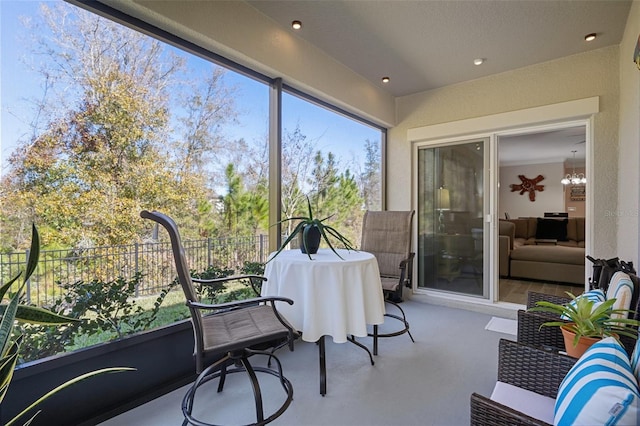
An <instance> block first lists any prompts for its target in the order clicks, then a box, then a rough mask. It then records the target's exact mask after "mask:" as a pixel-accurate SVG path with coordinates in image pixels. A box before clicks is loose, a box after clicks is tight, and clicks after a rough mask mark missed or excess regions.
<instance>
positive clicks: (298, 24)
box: [291, 21, 302, 30]
mask: <svg viewBox="0 0 640 426" xmlns="http://www.w3.org/2000/svg"><path fill="white" fill-rule="evenodd" d="M291 28H293V29H294V30H299V29H300V28H302V22H300V21H293V22H291Z"/></svg>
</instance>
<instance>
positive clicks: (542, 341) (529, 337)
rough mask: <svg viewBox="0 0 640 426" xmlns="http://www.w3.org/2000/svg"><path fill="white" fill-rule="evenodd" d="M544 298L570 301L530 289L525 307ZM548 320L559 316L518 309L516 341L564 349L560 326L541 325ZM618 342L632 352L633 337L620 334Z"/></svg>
mask: <svg viewBox="0 0 640 426" xmlns="http://www.w3.org/2000/svg"><path fill="white" fill-rule="evenodd" d="M541 300H546V301H548V302H551V303H556V304H564V303H569V302H570V301H571V299H570V298H568V297H563V296H555V295H552V294H545V293H538V292H534V291H530V292H529V293H528V294H527V309H528V308H532V307H534V306H536V302H538V301H541ZM548 321H560V317H558V316H555V315H554V314H551V313H548V312H530V311H524V310H519V311H518V342H519V343H522V344H524V345H529V346H535V347H539V348H548V349H554V350H564V338H563V337H562V332H561V331H560V327H541V325H542V324H543V323H545V322H548ZM620 342H621V343H622V345H623V346H624V348H625V350H626V351H627V354H631V353H632V352H633V348H634V346H635V344H636V341H635V339H632V338H630V337H627V336H620Z"/></svg>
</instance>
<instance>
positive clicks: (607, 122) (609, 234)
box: [387, 46, 620, 257]
mask: <svg viewBox="0 0 640 426" xmlns="http://www.w3.org/2000/svg"><path fill="white" fill-rule="evenodd" d="M618 59H619V58H618V47H617V46H613V47H607V48H603V49H598V50H595V51H592V52H587V53H582V54H578V55H573V56H569V57H565V58H562V59H558V60H555V61H550V62H545V63H542V64H537V65H533V66H530V67H526V68H521V69H517V70H514V71H509V72H505V73H501V74H496V75H493V76H489V77H486V78H482V79H478V80H474V81H469V82H465V83H460V84H456V85H452V86H448V87H443V88H441V89H436V90H432V91H428V92H423V93H418V94H414V95H409V96H404V97H401V98H398V99H397V106H398V125H397V126H396V127H395V128H393V129H391V130H390V131H389V134H388V143H389V149H388V157H387V158H388V164H387V170H388V178H387V179H388V185H389V187H392V188H405V187H406V188H407V190H406V191H393V192H389V193H388V194H387V197H388V199H387V200H388V207H389V208H390V209H406V208H409V207H411V191H410V190H409V188H411V173H410V172H409V171H410V170H411V146H410V143H409V142H408V140H407V131H408V130H409V129H411V128H417V127H422V126H429V125H433V124H439V123H449V122H454V121H457V120H464V119H468V118H474V117H483V116H487V115H492V114H499V113H503V112H509V111H517V110H521V109H526V108H533V107H538V106H544V105H551V104H556V103H560V102H566V101H571V100H577V99H583V98H590V97H593V96H597V97H599V110H600V112H599V113H597V114H596V115H595V117H594V135H593V145H594V147H593V154H594V162H593V165H594V167H593V170H592V171H590V172H589V179H590V180H589V182H590V183H589V185H592V186H591V188H590V190H591V194H592V195H593V197H594V198H593V203H594V213H593V214H592V217H591V219H592V220H593V226H594V235H593V241H594V242H595V244H594V250H593V253H591V254H592V255H594V256H596V257H605V256H609V257H611V255H612V254H615V253H616V250H617V241H616V232H617V228H616V225H615V223H613V222H612V221H610V220H608V219H607V218H606V217H605V212H606V211H608V210H609V209H611V207H612V206H615V205H616V204H617V199H618V186H617V183H618V177H617V164H618V154H617V146H618V103H619V96H620V88H619V70H618Z"/></svg>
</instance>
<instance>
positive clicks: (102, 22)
mask: <svg viewBox="0 0 640 426" xmlns="http://www.w3.org/2000/svg"><path fill="white" fill-rule="evenodd" d="M72 12H73V13H72ZM28 29H29V30H30V32H31V34H33V36H34V40H33V42H32V43H31V46H32V53H33V56H34V57H35V56H42V57H44V58H46V60H44V61H43V62H42V65H41V66H40V68H39V69H38V71H39V72H40V74H41V76H42V81H43V82H44V86H45V88H46V90H45V91H44V95H43V98H42V99H41V100H39V101H37V104H36V110H35V114H34V116H35V117H36V119H34V120H33V124H32V133H31V136H30V137H29V138H28V139H25V140H22V141H20V144H19V146H18V148H17V149H16V150H15V151H14V153H13V154H12V155H11V157H10V159H9V163H10V165H11V170H10V173H9V174H7V175H6V176H5V178H4V179H3V182H2V187H3V189H2V193H1V194H0V196H1V197H2V207H1V209H2V214H1V215H0V218H1V219H2V221H3V224H11V229H7V230H8V231H9V232H10V233H11V235H12V237H11V238H7V239H6V240H3V241H2V244H3V245H5V244H6V245H9V246H12V247H14V248H15V247H18V246H21V245H23V244H24V238H25V232H24V229H25V224H26V223H30V222H31V221H34V220H35V221H37V222H39V223H42V226H41V233H42V236H43V241H45V242H46V245H47V246H48V247H51V246H60V247H73V246H76V245H77V244H79V242H81V241H84V242H90V243H91V244H96V245H99V244H109V245H111V244H123V243H131V242H132V241H136V240H137V239H138V237H139V235H140V234H141V233H142V229H143V226H144V224H143V223H142V222H141V221H140V220H139V218H138V217H137V213H138V212H139V211H140V210H141V209H142V208H153V209H159V210H163V211H165V212H167V213H169V214H172V215H173V216H174V217H176V218H178V219H179V220H181V222H185V223H188V224H189V225H193V226H186V227H185V230H186V232H185V233H186V234H187V235H186V236H187V237H188V236H190V235H194V234H197V233H200V232H201V230H202V229H201V228H202V227H201V226H200V225H202V224H203V223H204V224H206V226H205V227H204V228H205V229H206V231H205V232H210V231H211V223H208V222H207V218H206V217H204V216H206V215H209V214H211V213H212V212H211V209H208V208H207V207H206V204H208V203H210V200H211V199H212V198H213V191H212V183H211V180H210V176H211V175H212V173H211V169H210V168H208V167H207V164H208V163H210V162H211V158H212V157H213V156H214V155H216V154H217V153H218V152H222V151H223V147H224V145H225V143H223V142H224V137H223V135H222V133H221V132H220V127H221V126H222V125H224V124H225V123H227V122H230V121H233V120H234V117H235V110H234V104H233V101H232V98H233V97H232V96H230V94H231V91H232V90H231V89H230V88H227V87H226V86H224V81H223V76H224V72H223V71H220V69H218V68H216V67H214V66H213V65H211V66H210V71H209V72H208V75H207V77H206V78H204V79H194V78H192V77H191V76H190V74H189V71H188V70H186V68H185V61H184V60H183V59H181V58H180V57H178V56H176V55H175V54H173V53H172V52H171V51H170V50H168V48H167V47H166V45H163V44H162V43H160V42H159V41H157V40H154V39H151V38H149V37H147V36H145V35H143V34H141V33H138V32H135V31H132V30H129V29H128V28H126V27H124V26H122V25H119V24H117V23H114V22H112V21H109V20H106V19H103V18H100V17H98V16H97V15H95V14H92V13H89V12H85V11H82V10H80V9H77V8H72V6H69V5H64V4H56V6H55V7H53V8H49V7H48V6H47V5H46V4H45V5H43V6H42V7H41V19H40V20H37V21H36V22H35V23H33V24H29V27H28ZM185 81H189V82H193V81H197V82H198V83H199V84H198V85H197V86H194V85H191V84H186V83H185ZM194 84H195V83H194ZM174 99H181V100H182V104H178V103H177V101H174ZM173 127H179V128H180V129H181V135H180V134H179V133H177V132H174V131H173V130H172V129H173ZM176 135H180V136H176ZM183 219H184V221H183ZM209 222H210V218H209ZM5 229H6V228H5Z"/></svg>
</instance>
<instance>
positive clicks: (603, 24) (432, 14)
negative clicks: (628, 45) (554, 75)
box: [248, 0, 631, 96]
mask: <svg viewBox="0 0 640 426" xmlns="http://www.w3.org/2000/svg"><path fill="white" fill-rule="evenodd" d="M248 3H249V4H250V5H252V6H253V7H255V8H256V9H258V10H259V11H261V12H262V13H264V14H265V15H267V16H268V17H270V18H271V19H273V20H274V21H276V22H277V23H279V24H280V25H282V26H283V27H286V28H288V29H289V30H290V31H293V30H292V29H291V21H293V20H300V21H302V25H303V27H302V29H301V30H299V31H297V32H296V34H297V35H298V36H299V37H301V38H303V39H305V40H307V41H308V42H310V43H311V44H313V45H315V46H317V47H318V48H320V49H322V50H323V51H325V52H326V53H327V54H328V55H330V56H331V57H333V58H335V59H336V60H338V61H339V62H341V63H342V64H344V65H346V66H347V67H349V68H350V69H352V70H354V71H355V72H357V73H358V74H360V75H362V76H364V77H365V78H367V79H369V80H370V81H372V82H373V83H374V84H376V85H378V86H380V87H383V88H384V89H385V90H388V91H389V92H390V93H391V94H393V95H394V96H403V95H407V94H411V93H417V92H422V91H425V90H430V89H434V88H437V87H442V86H447V85H450V84H455V83H459V82H462V81H467V80H473V79H476V78H480V77H484V76H487V75H491V74H496V73H500V72H504V71H508V70H513V69H516V68H521V67H526V66H529V65H532V64H536V63H541V62H546V61H550V60H553V59H557V58H561V57H564V56H569V55H573V54H577V53H581V52H586V51H588V50H592V49H598V48H602V47H605V46H610V45H617V44H620V40H621V38H622V34H623V32H624V27H625V25H626V21H627V16H628V14H629V10H630V6H631V1H630V0H629V1H628V0H624V1H619V0H589V1H586V0H577V1H576V0H538V1H527V0H499V1H495V0H476V1H456V0H448V1H433V0H423V1H409V0H400V1H397V0H396V1H364V0H363V1H353V0H351V1H344V0H339V1H336V0H323V1H309V0H303V1H299V0H284V1H269V0H257V1H249V2H248ZM588 33H597V34H598V37H597V39H596V40H595V41H593V42H590V43H587V42H585V41H584V36H585V35H586V34H588ZM475 58H484V59H485V60H486V61H485V63H484V64H483V65H481V66H475V65H473V60H474V59H475ZM383 76H389V77H391V82H390V83H388V84H383V83H382V82H381V77H383Z"/></svg>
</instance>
